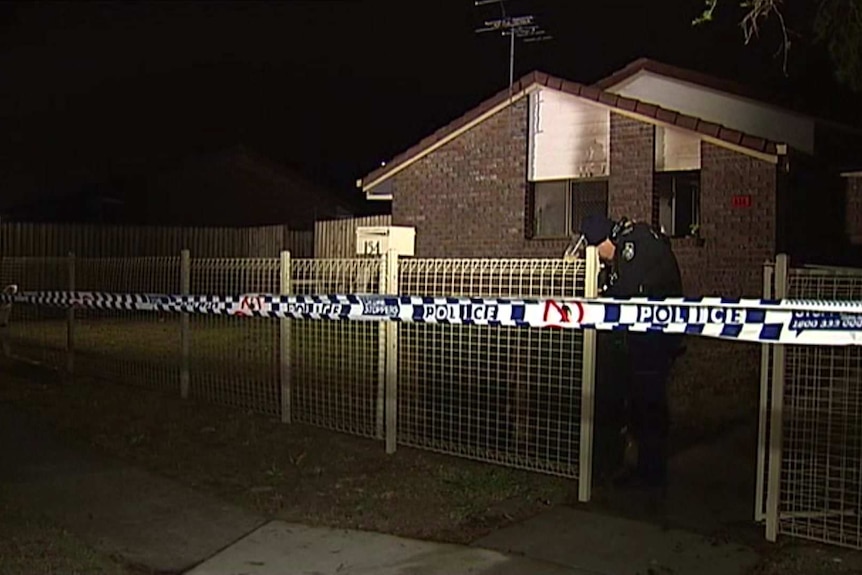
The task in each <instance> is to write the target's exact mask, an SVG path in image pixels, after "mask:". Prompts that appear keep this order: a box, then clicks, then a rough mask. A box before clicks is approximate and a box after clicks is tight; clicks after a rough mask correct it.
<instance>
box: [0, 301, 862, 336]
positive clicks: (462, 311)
mask: <svg viewBox="0 0 862 575" xmlns="http://www.w3.org/2000/svg"><path fill="white" fill-rule="evenodd" d="M0 302H5V303H15V304H31V305H41V306H53V307H67V308H68V307H81V308H94V309H118V310H135V311H151V312H177V313H199V314H214V315H236V316H255V317H269V318H286V319H318V320H319V319H329V320H353V321H396V322H405V323H425V324H448V325H488V326H511V327H530V328H561V329H597V330H602V331H620V330H625V331H632V332H663V333H674V334H690V335H698V336H704V337H712V338H720V339H727V340H735V341H749V342H761V343H763V342H767V343H783V344H803V345H831V346H844V345H862V302H856V301H844V302H841V301H811V300H783V301H773V300H758V299H727V298H628V299H611V298H598V299H582V298H567V299H509V298H449V297H421V296H384V295H376V294H369V295H364V294H348V295H319V296H303V295H290V296H280V295H273V294H244V295H235V296H206V295H189V296H182V295H165V294H115V293H103V292H20V293H17V294H0Z"/></svg>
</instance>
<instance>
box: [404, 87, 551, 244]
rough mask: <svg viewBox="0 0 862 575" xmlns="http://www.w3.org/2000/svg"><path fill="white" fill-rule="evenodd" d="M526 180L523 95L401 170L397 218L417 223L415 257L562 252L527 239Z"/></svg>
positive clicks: (405, 222) (405, 224) (525, 118)
mask: <svg viewBox="0 0 862 575" xmlns="http://www.w3.org/2000/svg"><path fill="white" fill-rule="evenodd" d="M526 181H527V101H526V100H525V99H522V100H519V101H518V102H516V103H515V104H513V105H512V106H511V107H510V108H508V109H504V110H502V111H500V112H498V113H496V114H494V115H493V116H491V117H490V118H488V119H487V120H485V121H484V122H482V123H480V124H478V125H477V126H474V127H473V128H471V129H470V130H468V131H466V132H465V133H463V134H461V135H460V136H459V137H457V138H455V139H454V140H452V141H450V142H448V143H447V144H445V145H444V146H442V147H441V148H439V149H437V150H435V151H434V152H432V153H431V154H428V155H427V156H425V157H424V158H422V159H420V160H419V161H417V162H415V163H413V164H412V165H410V166H409V167H407V168H406V169H404V170H403V171H402V172H400V173H398V174H397V175H395V176H394V182H393V200H392V223H393V225H398V226H414V227H415V228H416V255H417V257H423V258H429V257H431V258H434V257H495V258H498V257H561V256H562V254H563V251H564V250H565V248H566V242H565V241H559V240H528V239H526V234H525V223H526V213H527V204H526V195H527V193H526V192H527V185H526Z"/></svg>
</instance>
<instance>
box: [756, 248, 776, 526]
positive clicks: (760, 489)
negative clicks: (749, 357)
mask: <svg viewBox="0 0 862 575" xmlns="http://www.w3.org/2000/svg"><path fill="white" fill-rule="evenodd" d="M772 280H773V267H772V266H770V265H764V266H763V298H764V299H772ZM771 357H772V347H771V344H768V343H764V344H763V345H761V346H760V409H759V410H758V412H757V413H758V416H757V471H756V473H757V479H756V480H755V482H754V520H755V521H758V522H759V521H763V520H764V519H765V518H766V512H765V510H764V507H763V505H764V501H763V495H764V491H765V488H766V452H767V447H766V442H767V441H768V439H767V438H768V437H769V434H768V431H767V428H766V419H767V415H768V409H769V382H770V381H771V380H770V377H769V365H770V358H771Z"/></svg>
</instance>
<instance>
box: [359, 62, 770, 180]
mask: <svg viewBox="0 0 862 575" xmlns="http://www.w3.org/2000/svg"><path fill="white" fill-rule="evenodd" d="M536 85H538V86H545V87H547V88H551V89H554V90H559V91H561V92H565V93H567V94H571V95H573V96H577V97H579V98H584V99H586V100H592V101H594V102H597V103H600V104H603V105H606V106H608V107H610V108H611V109H616V110H619V111H620V112H621V113H627V114H629V115H634V116H636V117H638V116H639V117H641V118H643V119H644V120H646V121H650V120H652V121H654V122H658V123H664V124H669V125H672V126H677V127H679V128H681V129H684V130H688V131H691V132H696V133H698V134H702V135H703V136H706V137H708V138H712V139H713V140H716V141H717V142H725V143H727V144H731V145H733V146H736V147H738V148H741V149H745V150H750V151H752V152H756V153H758V154H760V155H763V154H765V155H770V156H777V155H778V154H779V144H778V143H776V142H772V141H770V140H766V139H764V138H760V137H757V136H752V135H749V134H745V133H742V132H740V131H738V130H731V129H729V128H726V127H724V126H721V125H719V124H715V123H713V122H707V121H705V120H701V119H700V118H696V117H693V116H688V115H685V114H681V113H679V112H675V111H673V110H668V109H666V108H662V107H660V106H656V105H654V104H648V103H646V102H641V101H640V100H635V99H633V98H626V97H623V96H619V95H617V94H611V93H610V92H605V91H603V90H601V89H600V88H598V87H595V86H587V85H584V84H580V83H578V82H572V81H569V80H564V79H562V78H557V77H554V76H550V75H548V74H545V73H543V72H531V73H529V74H527V75H525V76H524V77H522V78H521V79H520V80H518V81H517V82H515V84H514V86H513V88H512V92H511V94H519V93H520V92H522V91H523V90H526V89H527V88H530V87H531V86H536ZM509 97H510V92H509V90H508V89H505V90H502V91H500V92H498V93H497V94H496V95H494V96H492V97H491V98H488V99H487V100H485V101H484V102H482V103H481V104H479V105H478V106H476V107H475V108H473V109H472V110H470V111H469V112H467V113H466V114H464V115H463V116H461V117H459V118H457V119H456V120H453V121H452V122H450V123H449V124H447V125H445V126H443V127H442V128H440V129H438V130H437V131H435V132H434V133H433V134H431V135H430V136H428V137H426V138H424V139H422V140H421V141H420V142H419V143H417V144H416V145H414V146H412V147H411V148H409V149H407V150H406V151H404V152H402V153H401V154H398V155H397V156H395V157H394V158H393V159H392V160H390V161H389V162H387V163H386V164H385V165H384V166H381V167H379V168H377V169H376V170H374V171H372V172H371V173H369V174H368V175H366V176H365V177H364V178H362V180H361V182H360V183H361V185H362V187H365V186H367V185H368V184H370V183H373V182H375V181H377V180H379V179H380V178H382V177H384V176H386V175H387V174H389V173H390V172H392V171H394V170H396V169H397V168H399V167H401V166H404V164H407V163H410V162H411V161H412V160H413V159H414V158H416V157H417V156H419V155H421V154H422V153H423V152H425V151H426V150H428V149H429V148H431V147H432V146H434V144H436V143H438V142H440V141H441V140H444V139H446V138H447V137H449V136H451V135H452V134H453V133H455V132H457V131H458V130H459V129H461V128H463V127H465V126H467V125H468V124H470V122H472V121H474V120H476V119H478V118H479V117H481V116H482V115H483V114H485V113H486V112H488V111H490V110H492V109H494V108H495V107H497V106H500V105H503V104H505V103H506V101H507V100H508V99H509Z"/></svg>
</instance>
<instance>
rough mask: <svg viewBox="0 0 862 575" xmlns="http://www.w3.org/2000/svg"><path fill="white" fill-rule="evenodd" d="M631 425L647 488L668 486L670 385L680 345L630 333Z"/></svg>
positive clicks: (655, 336) (659, 336) (652, 335)
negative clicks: (668, 400)
mask: <svg viewBox="0 0 862 575" xmlns="http://www.w3.org/2000/svg"><path fill="white" fill-rule="evenodd" d="M627 344H628V345H627V348H628V350H627V351H628V360H629V361H628V367H629V374H628V375H629V377H628V393H627V396H628V400H629V401H628V403H629V412H628V421H629V425H630V426H631V429H632V432H633V434H634V436H635V438H636V439H637V442H638V463H637V474H638V476H639V477H640V479H641V480H642V481H644V482H645V483H646V484H647V485H653V486H661V485H664V484H665V483H666V482H667V459H668V453H667V450H668V446H667V442H668V434H669V430H670V417H669V413H668V405H667V382H668V379H669V377H670V369H671V366H672V364H673V359H674V356H675V353H674V352H675V348H676V344H677V341H676V339H675V338H673V336H667V335H664V334H659V333H629V334H627Z"/></svg>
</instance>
